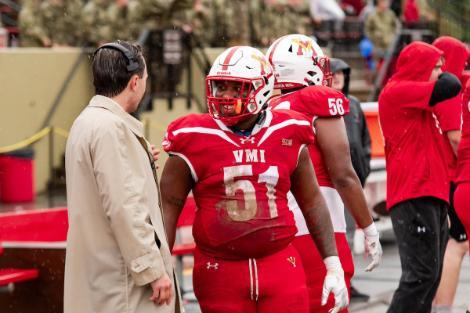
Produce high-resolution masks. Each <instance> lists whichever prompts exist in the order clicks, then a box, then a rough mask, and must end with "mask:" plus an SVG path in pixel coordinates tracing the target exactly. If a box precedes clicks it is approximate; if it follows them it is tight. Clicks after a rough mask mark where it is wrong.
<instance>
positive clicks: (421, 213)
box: [379, 41, 461, 313]
mask: <svg viewBox="0 0 470 313" xmlns="http://www.w3.org/2000/svg"><path fill="white" fill-rule="evenodd" d="M442 65H443V53H442V51H441V50H439V49H438V48H436V47H434V46H432V45H429V44H427V43H424V42H419V41H417V42H413V43H411V44H410V45H408V46H407V47H405V48H404V49H403V51H402V52H401V53H400V55H399V57H398V61H397V71H396V73H395V74H394V75H393V76H392V78H391V79H390V80H389V81H388V83H387V84H386V85H385V87H384V89H383V90H382V92H381V94H380V96H379V117H380V124H381V127H382V133H383V136H384V141H385V158H386V167H387V209H388V210H390V211H391V212H390V213H391V219H392V224H393V229H394V231H395V235H396V239H397V243H398V251H399V253H400V261H401V268H402V276H401V279H400V283H399V286H398V288H397V290H396V291H395V293H394V295H393V299H392V302H391V304H390V307H389V309H388V311H387V312H388V313H392V312H397V313H398V312H414V313H421V312H422V313H429V312H430V311H431V306H432V300H433V298H434V295H435V293H436V290H437V287H438V285H439V281H440V278H441V271H442V263H443V258H444V252H445V247H446V244H447V239H448V226H447V208H448V203H449V183H448V180H447V175H448V174H447V163H446V158H445V154H444V152H443V149H442V147H441V140H442V131H441V129H440V128H439V124H438V122H437V120H436V117H435V115H434V114H433V107H434V106H436V105H444V104H439V102H442V101H444V100H446V99H450V98H452V97H455V96H456V95H457V94H458V93H459V92H460V89H461V85H460V82H459V80H458V78H457V77H455V76H454V75H453V74H450V73H447V72H445V73H442Z"/></svg>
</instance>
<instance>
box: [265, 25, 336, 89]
mask: <svg viewBox="0 0 470 313" xmlns="http://www.w3.org/2000/svg"><path fill="white" fill-rule="evenodd" d="M266 58H267V59H268V60H269V63H271V65H272V66H273V68H274V74H275V77H276V81H275V84H274V88H276V89H281V90H283V89H294V88H299V87H303V86H310V85H324V86H331V83H332V77H333V76H332V74H331V71H330V60H329V58H328V57H327V56H325V54H324V53H323V51H322V50H321V48H320V46H318V44H317V43H316V42H315V41H314V40H313V39H312V38H310V37H308V36H305V35H301V34H292V35H286V36H283V37H281V38H278V39H277V40H276V41H274V42H273V44H272V45H271V46H270V47H269V49H268V52H266Z"/></svg>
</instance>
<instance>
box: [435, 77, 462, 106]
mask: <svg viewBox="0 0 470 313" xmlns="http://www.w3.org/2000/svg"><path fill="white" fill-rule="evenodd" d="M461 89H462V85H461V84H460V81H459V79H458V78H457V76H455V75H454V74H451V73H448V72H444V73H442V74H441V75H439V78H438V79H437V81H436V84H435V85H434V89H433V90H432V94H431V99H430V100H429V105H430V106H435V105H436V104H437V103H439V102H441V101H444V100H447V99H450V98H453V97H455V96H457V95H458V94H459V92H460V90H461Z"/></svg>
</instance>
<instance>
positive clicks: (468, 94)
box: [456, 80, 470, 183]
mask: <svg viewBox="0 0 470 313" xmlns="http://www.w3.org/2000/svg"><path fill="white" fill-rule="evenodd" d="M457 155H458V160H457V174H456V182H457V183H463V182H470V80H468V81H467V84H466V86H465V90H464V92H463V101H462V139H461V140H460V144H459V149H458V153H457Z"/></svg>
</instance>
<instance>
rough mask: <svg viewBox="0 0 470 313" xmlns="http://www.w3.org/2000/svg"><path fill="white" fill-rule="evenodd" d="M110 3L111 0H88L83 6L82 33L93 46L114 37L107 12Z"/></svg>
mask: <svg viewBox="0 0 470 313" xmlns="http://www.w3.org/2000/svg"><path fill="white" fill-rule="evenodd" d="M110 4H111V0H90V1H89V2H88V3H87V4H86V5H85V6H84V7H83V14H82V23H83V35H84V38H85V39H86V40H87V41H88V43H90V44H91V45H93V46H99V45H101V44H103V43H106V42H109V41H113V39H114V38H113V34H112V25H111V19H110V16H109V13H108V7H109V5H110Z"/></svg>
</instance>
